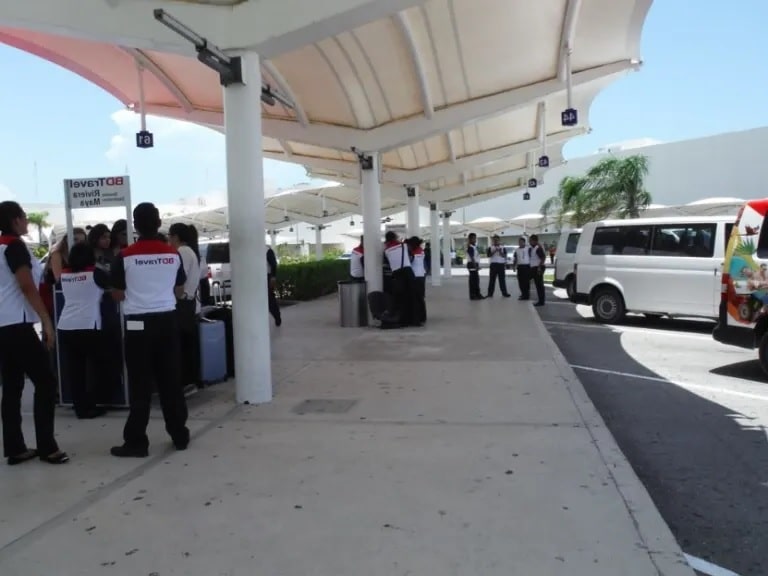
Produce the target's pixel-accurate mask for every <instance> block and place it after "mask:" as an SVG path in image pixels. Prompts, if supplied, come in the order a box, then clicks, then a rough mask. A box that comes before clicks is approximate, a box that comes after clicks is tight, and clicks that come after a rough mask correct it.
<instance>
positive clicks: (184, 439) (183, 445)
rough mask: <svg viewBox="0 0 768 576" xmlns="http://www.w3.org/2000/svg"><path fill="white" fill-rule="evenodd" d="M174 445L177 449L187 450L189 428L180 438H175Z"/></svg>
mask: <svg viewBox="0 0 768 576" xmlns="http://www.w3.org/2000/svg"><path fill="white" fill-rule="evenodd" d="M173 446H174V448H176V450H186V449H187V447H188V446H189V430H185V431H184V433H183V434H181V435H180V436H179V437H178V438H174V439H173Z"/></svg>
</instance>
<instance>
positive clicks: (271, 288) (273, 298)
mask: <svg viewBox="0 0 768 576" xmlns="http://www.w3.org/2000/svg"><path fill="white" fill-rule="evenodd" d="M267 282H268V283H269V285H268V286H267V296H268V297H269V313H270V314H272V318H274V319H275V326H281V325H282V324H283V317H282V315H281V314H280V304H278V303H277V295H276V294H275V290H276V289H277V258H276V257H275V251H274V250H272V248H270V247H267Z"/></svg>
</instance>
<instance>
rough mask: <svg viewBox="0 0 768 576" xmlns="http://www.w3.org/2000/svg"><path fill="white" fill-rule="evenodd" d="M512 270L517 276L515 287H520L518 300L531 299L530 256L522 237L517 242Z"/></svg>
mask: <svg viewBox="0 0 768 576" xmlns="http://www.w3.org/2000/svg"><path fill="white" fill-rule="evenodd" d="M512 268H513V269H514V270H515V273H516V274H517V285H518V286H519V287H520V297H519V298H518V300H530V299H531V254H530V251H529V247H528V246H527V242H526V240H525V238H524V237H522V236H521V237H520V239H519V240H518V241H517V248H516V249H515V255H514V257H513V259H512Z"/></svg>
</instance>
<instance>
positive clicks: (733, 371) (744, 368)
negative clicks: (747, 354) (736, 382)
mask: <svg viewBox="0 0 768 576" xmlns="http://www.w3.org/2000/svg"><path fill="white" fill-rule="evenodd" d="M710 372H711V373H712V374H717V375H719V376H730V377H731V378H741V379H742V380H749V381H750V382H763V383H765V384H768V376H766V374H765V372H763V369H762V368H760V362H758V361H757V359H755V360H748V361H746V362H736V363H734V364H726V365H725V366H719V367H717V368H713V369H712V370H710Z"/></svg>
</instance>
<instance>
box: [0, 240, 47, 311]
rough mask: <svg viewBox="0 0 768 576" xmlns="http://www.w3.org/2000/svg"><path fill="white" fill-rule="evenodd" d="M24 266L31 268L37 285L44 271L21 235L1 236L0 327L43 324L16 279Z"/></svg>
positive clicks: (33, 279)
mask: <svg viewBox="0 0 768 576" xmlns="http://www.w3.org/2000/svg"><path fill="white" fill-rule="evenodd" d="M23 266H28V267H29V269H30V270H31V272H32V281H33V282H34V283H35V286H38V285H39V284H40V279H41V278H42V277H43V268H42V266H40V262H39V261H38V259H37V258H35V257H34V256H33V255H32V252H31V251H30V249H29V247H28V246H27V245H26V244H25V243H24V241H23V240H22V239H21V238H19V237H18V236H11V235H6V236H0V326H12V325H14V324H35V323H37V322H40V318H39V317H38V316H37V313H36V312H35V311H34V310H33V309H32V306H31V305H30V304H29V302H28V301H27V298H26V297H25V296H24V293H23V292H22V291H21V288H20V287H19V282H18V281H17V280H16V271H17V270H18V269H19V268H21V267H23Z"/></svg>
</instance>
